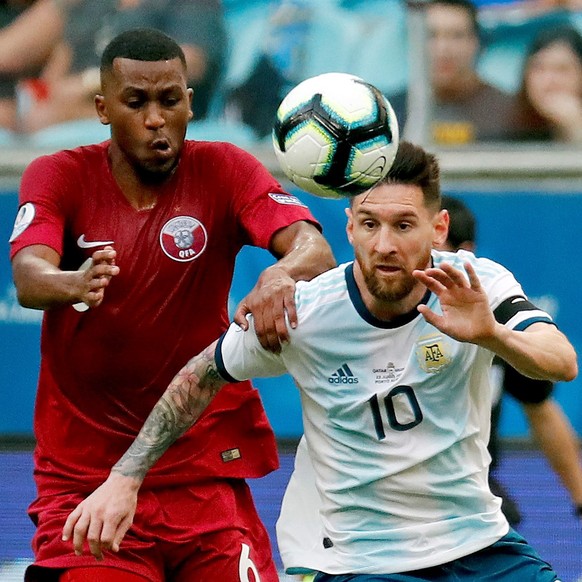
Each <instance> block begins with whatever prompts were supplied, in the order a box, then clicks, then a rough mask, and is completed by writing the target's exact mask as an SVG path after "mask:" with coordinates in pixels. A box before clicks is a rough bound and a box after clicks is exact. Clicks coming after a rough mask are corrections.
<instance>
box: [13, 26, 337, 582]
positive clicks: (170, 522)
mask: <svg viewBox="0 0 582 582" xmlns="http://www.w3.org/2000/svg"><path fill="white" fill-rule="evenodd" d="M185 70H186V69H185V60H184V55H183V53H182V51H181V49H180V47H179V46H178V45H177V44H176V43H175V42H174V41H173V40H172V39H170V38H169V37H167V36H165V35H163V34H162V33H159V32H157V31H153V30H145V29H140V30H134V31H129V32H126V33H122V34H121V35H119V36H118V37H116V38H115V39H114V40H113V41H111V43H110V44H109V45H108V47H107V48H106V49H105V51H104V53H103V57H102V64H101V80H102V94H101V95H97V96H96V100H95V102H96V108H97V113H98V115H99V118H100V120H101V122H102V123H104V124H109V125H110V126H111V140H110V141H107V142H105V143H102V144H97V145H91V146H86V147H80V148H77V149H74V150H70V151H61V152H58V153H55V154H53V155H48V156H43V157H40V158H38V159H37V160H35V161H33V162H32V163H31V164H30V166H29V167H28V168H27V169H26V171H25V173H24V175H23V178H22V183H21V188H20V209H19V211H18V215H17V218H16V223H15V227H14V232H13V234H12V237H11V245H12V248H11V257H12V265H13V276H14V281H15V285H16V288H17V292H18V297H19V301H20V303H21V304H22V305H24V306H27V307H32V308H37V309H44V310H46V311H45V316H44V321H43V327H42V339H41V352H42V360H41V369H40V378H39V386H38V394H37V401H36V408H35V418H34V430H35V435H36V439H37V446H36V450H35V479H36V485H37V489H38V496H37V499H36V500H35V501H34V502H33V503H32V505H31V507H30V510H29V512H30V516H31V518H32V520H33V521H34V523H35V524H36V526H37V530H36V534H35V537H34V540H33V547H34V551H35V562H34V564H33V565H32V566H31V567H29V568H28V570H27V574H26V579H27V580H29V581H37V580H39V581H45V580H59V581H60V582H75V581H79V580H83V581H86V582H89V581H96V580H107V581H109V582H114V581H116V580H124V581H134V580H135V581H136V582H137V581H139V580H150V581H164V580H168V581H169V580H173V581H177V582H186V581H193V580H218V579H220V580H226V581H229V582H231V581H232V582H235V581H239V580H240V581H241V582H246V581H255V582H258V581H259V580H260V581H261V582H270V581H273V582H274V581H276V580H277V579H278V578H277V573H276V571H275V567H274V565H273V561H272V556H271V548H270V542H269V539H268V535H267V533H266V530H265V528H264V526H263V525H262V524H261V522H260V520H259V518H258V516H257V513H256V510H255V507H254V504H253V501H252V498H251V495H250V493H249V489H248V486H247V484H246V482H245V479H246V478H251V477H260V476H262V475H265V474H266V473H269V472H270V471H272V470H274V469H276V468H277V466H278V459H277V451H276V446H275V441H274V436H273V433H272V430H271V428H270V426H269V423H268V421H267V419H266V416H265V414H264V410H263V408H262V405H261V402H260V399H259V396H258V394H257V392H256V390H254V389H253V388H252V386H251V385H250V384H248V385H247V386H246V388H245V389H244V390H241V387H240V384H239V385H237V387H236V390H235V389H233V390H229V389H228V387H227V388H225V389H224V390H223V392H222V393H221V395H220V397H219V398H217V399H216V400H215V401H214V402H213V404H212V405H211V406H210V407H209V408H208V410H207V412H206V413H205V414H204V416H203V419H201V421H200V422H199V423H197V424H196V426H195V427H193V429H192V430H190V431H188V432H187V433H186V434H185V435H184V436H183V437H182V438H181V439H180V440H179V441H178V442H177V443H176V445H175V446H174V447H172V449H171V451H169V452H168V454H166V455H164V458H163V460H162V461H161V462H160V463H159V464H158V465H157V466H156V468H155V470H153V471H151V472H150V473H148V476H147V477H146V480H145V482H144V485H143V487H142V493H141V495H140V499H139V502H138V510H137V514H136V517H135V519H134V522H133V525H132V524H129V523H128V524H127V527H130V525H131V528H130V529H129V531H128V533H127V535H126V536H125V538H124V541H123V543H122V544H121V547H120V548H119V551H118V552H107V553H106V554H105V555H104V556H103V559H102V560H100V561H96V560H95V558H94V557H93V556H91V555H90V554H89V553H88V552H85V553H84V554H83V555H75V554H74V552H73V545H72V542H71V540H62V539H61V532H62V529H63V525H64V523H65V520H66V518H67V515H68V514H69V513H70V512H71V510H72V509H73V508H74V507H76V505H77V504H78V503H79V502H80V501H82V500H83V499H84V497H86V496H87V495H88V494H89V493H90V492H91V491H93V490H94V489H95V488H96V487H97V486H98V485H99V484H100V483H101V482H103V481H104V480H105V478H106V477H107V475H108V474H109V471H110V468H111V466H112V465H113V464H114V463H115V462H116V461H117V459H119V457H120V456H121V455H122V453H123V452H124V451H125V450H126V449H127V448H128V446H129V445H130V444H131V442H132V441H133V439H134V438H135V436H136V435H137V433H138V432H139V429H140V428H141V426H142V424H143V423H144V420H145V419H146V417H147V415H148V413H149V412H150V410H151V409H152V407H153V405H154V404H155V403H156V401H157V400H158V399H159V397H160V396H161V394H162V393H163V392H164V390H165V388H166V386H167V385H168V384H169V382H170V380H171V379H172V377H173V376H174V375H175V373H176V372H177V371H178V370H179V369H180V368H181V367H182V366H183V365H184V364H185V363H186V362H187V361H188V359H189V357H190V356H191V354H192V353H196V352H197V351H200V350H202V348H204V347H205V346H206V345H207V344H209V343H210V342H211V340H213V339H214V338H215V337H217V336H218V335H220V334H221V333H222V332H223V331H224V330H225V329H226V327H227V325H228V313H227V299H228V292H229V289H230V285H231V280H232V273H233V269H234V262H235V258H236V256H237V253H238V251H239V250H240V249H241V247H242V246H243V245H246V244H250V245H255V246H259V247H263V248H266V249H269V250H270V251H271V252H272V253H273V254H274V255H275V256H276V257H277V258H278V261H277V262H276V263H275V264H274V265H273V266H272V267H269V268H268V269H266V270H265V271H264V272H263V273H262V274H261V276H260V278H259V281H258V282H257V285H256V286H255V288H254V289H253V290H252V291H251V293H250V294H249V295H248V296H247V297H246V298H245V299H244V300H243V301H242V302H241V304H240V305H239V307H238V308H237V311H236V313H235V321H237V322H238V323H239V324H240V325H241V326H242V327H244V326H245V325H246V319H245V315H246V314H247V313H248V312H253V314H254V316H255V320H256V321H258V325H259V330H260V334H261V336H262V342H263V345H264V346H265V347H269V348H270V349H272V350H275V351H276V350H277V349H278V347H279V346H280V342H283V341H285V340H286V339H287V336H286V333H287V328H286V319H285V317H286V315H287V317H288V321H289V325H295V324H296V312H295V306H294V303H293V294H294V284H295V281H297V280H299V279H310V278H312V277H313V276H315V275H317V274H319V273H320V272H322V271H324V270H326V269H328V268H330V267H331V266H333V264H334V259H333V255H332V253H331V250H330V248H329V246H328V244H327V243H326V241H325V239H324V238H323V237H322V235H321V233H320V231H319V228H318V225H317V223H316V221H315V219H314V218H313V216H312V215H311V213H310V212H309V210H308V209H307V208H306V207H305V206H304V205H303V204H302V203H301V202H300V201H299V200H298V199H296V198H295V197H293V196H290V195H289V194H287V193H285V192H284V191H283V190H282V188H281V186H280V185H279V184H278V182H277V181H276V180H275V179H274V178H273V177H272V176H271V175H270V174H269V173H268V172H267V170H266V169H265V168H264V167H263V166H262V165H261V164H260V163H259V162H258V161H257V160H256V159H255V158H254V157H252V156H251V155H250V154H247V153H246V152H244V151H242V150H240V149H238V148H237V147H235V146H233V145H230V144H226V143H209V142H192V141H185V139H184V136H185V133H186V127H187V124H188V121H189V120H190V119H191V117H192V113H191V109H190V102H191V98H192V91H191V89H188V88H187V86H186V76H185ZM98 535H99V532H96V531H91V532H90V533H89V541H91V539H92V537H94V536H97V537H98Z"/></svg>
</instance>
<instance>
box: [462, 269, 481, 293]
mask: <svg viewBox="0 0 582 582" xmlns="http://www.w3.org/2000/svg"><path fill="white" fill-rule="evenodd" d="M464 266H465V271H466V272H467V276H468V277H469V283H470V285H471V289H474V290H475V291H480V290H481V281H480V280H479V277H478V276H477V273H476V272H475V269H474V268H473V265H471V263H465V265H464Z"/></svg>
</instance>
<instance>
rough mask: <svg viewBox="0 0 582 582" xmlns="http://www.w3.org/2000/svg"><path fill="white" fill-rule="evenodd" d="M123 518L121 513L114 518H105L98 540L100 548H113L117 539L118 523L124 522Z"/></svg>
mask: <svg viewBox="0 0 582 582" xmlns="http://www.w3.org/2000/svg"><path fill="white" fill-rule="evenodd" d="M124 520H125V518H124V517H123V516H122V515H117V516H116V517H115V518H111V517H110V518H107V519H105V521H104V522H103V528H102V529H101V535H100V541H101V549H102V550H110V549H112V548H113V545H114V544H115V541H116V539H117V534H118V530H119V527H120V524H122V523H124Z"/></svg>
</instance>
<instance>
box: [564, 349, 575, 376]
mask: <svg viewBox="0 0 582 582" xmlns="http://www.w3.org/2000/svg"><path fill="white" fill-rule="evenodd" d="M577 376H578V361H577V359H576V355H575V354H574V357H573V358H571V361H570V362H569V364H568V365H567V366H565V369H564V382H571V381H572V380H575V379H576V377H577Z"/></svg>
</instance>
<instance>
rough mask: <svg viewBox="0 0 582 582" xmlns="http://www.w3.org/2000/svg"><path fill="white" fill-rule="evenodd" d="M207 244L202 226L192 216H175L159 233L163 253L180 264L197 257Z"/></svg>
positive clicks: (206, 237) (206, 236)
mask: <svg viewBox="0 0 582 582" xmlns="http://www.w3.org/2000/svg"><path fill="white" fill-rule="evenodd" d="M207 242H208V235H207V234H206V229H205V228H204V225H203V224H202V223H201V222H200V221H199V220H197V219H196V218H193V217H192V216H176V217H175V218H172V219H171V220H168V222H166V224H164V226H163V227H162V230H161V231H160V246H161V247H162V250H163V251H164V253H165V254H166V255H167V256H168V257H170V259H173V260H174V261H180V262H182V263H183V262H187V261H193V260H194V259H196V258H197V257H199V256H200V255H201V254H202V253H203V252H204V249H205V248H206V243H207Z"/></svg>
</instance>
